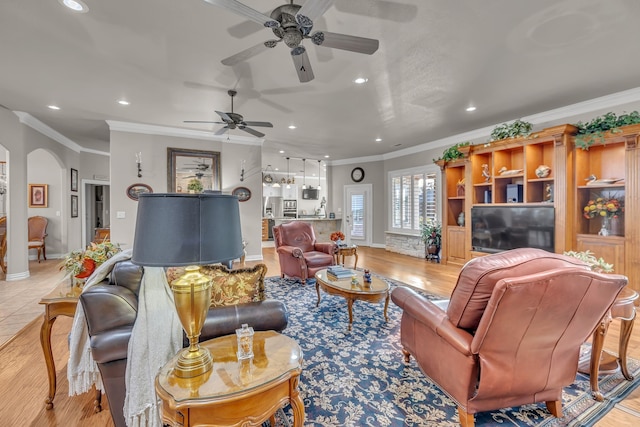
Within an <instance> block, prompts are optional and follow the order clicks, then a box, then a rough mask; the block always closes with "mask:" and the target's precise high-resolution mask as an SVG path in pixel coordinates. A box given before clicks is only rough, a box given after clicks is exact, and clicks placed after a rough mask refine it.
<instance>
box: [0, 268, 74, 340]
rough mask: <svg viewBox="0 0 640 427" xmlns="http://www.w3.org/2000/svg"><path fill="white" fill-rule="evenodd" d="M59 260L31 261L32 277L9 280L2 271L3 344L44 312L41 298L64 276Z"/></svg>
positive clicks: (0, 330)
mask: <svg viewBox="0 0 640 427" xmlns="http://www.w3.org/2000/svg"><path fill="white" fill-rule="evenodd" d="M59 265H60V260H57V259H49V260H46V261H41V262H40V263H38V261H30V262H29V272H30V275H31V276H30V277H29V278H27V279H23V280H16V281H11V282H7V281H6V280H5V279H4V274H3V273H2V272H1V271H0V347H1V346H2V345H3V344H4V343H6V342H7V341H9V340H10V339H11V338H12V337H13V336H14V335H15V334H17V333H18V332H20V330H21V329H22V328H24V327H25V326H26V325H27V324H29V323H30V322H31V321H32V320H33V319H35V318H36V317H38V316H42V314H43V313H44V306H42V305H40V304H39V301H40V299H41V298H42V297H43V296H44V295H46V294H48V293H49V292H51V291H52V290H53V289H54V288H55V287H56V286H57V284H58V283H59V282H60V281H61V280H62V279H63V277H64V273H63V272H61V271H59V270H58V266H59Z"/></svg>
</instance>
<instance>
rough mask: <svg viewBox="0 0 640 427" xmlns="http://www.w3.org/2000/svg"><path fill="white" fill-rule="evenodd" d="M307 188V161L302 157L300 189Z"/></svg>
mask: <svg viewBox="0 0 640 427" xmlns="http://www.w3.org/2000/svg"><path fill="white" fill-rule="evenodd" d="M306 188H307V161H306V159H302V189H303V190H306Z"/></svg>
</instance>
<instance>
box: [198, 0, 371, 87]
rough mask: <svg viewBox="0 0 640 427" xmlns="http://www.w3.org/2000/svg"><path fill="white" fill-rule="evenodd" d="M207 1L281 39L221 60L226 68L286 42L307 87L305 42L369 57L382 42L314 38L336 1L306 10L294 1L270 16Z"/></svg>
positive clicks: (312, 2)
mask: <svg viewBox="0 0 640 427" xmlns="http://www.w3.org/2000/svg"><path fill="white" fill-rule="evenodd" d="M204 1H206V2H207V3H211V4H213V5H216V6H220V7H224V8H225V9H228V10H230V11H232V12H234V13H237V14H239V15H242V16H244V17H245V18H248V19H250V20H252V21H254V22H257V23H259V24H260V25H264V26H265V27H267V28H271V30H272V31H273V33H274V34H275V36H276V37H277V38H278V39H277V40H267V41H266V42H264V43H260V44H257V45H255V46H253V47H250V48H248V49H245V50H243V51H242V52H239V53H237V54H235V55H233V56H230V57H228V58H225V59H223V60H222V63H223V64H224V65H235V64H237V63H239V62H241V61H245V60H247V59H249V58H251V57H253V56H255V55H257V54H259V53H260V52H263V51H264V50H266V49H269V48H273V47H275V46H276V45H277V44H278V43H280V42H282V41H284V44H286V45H287V46H288V47H289V48H291V58H292V59H293V64H294V66H295V67H296V72H297V73H298V78H299V79H300V82H301V83H305V82H309V81H311V80H313V78H314V75H313V70H312V69H311V64H310V63H309V57H308V55H307V51H306V49H305V47H304V46H302V40H304V39H310V40H311V42H312V43H313V44H315V45H318V46H324V47H331V48H334V49H342V50H349V51H351V52H357V53H366V54H368V55H371V54H373V53H374V52H375V51H377V50H378V45H379V42H378V40H375V39H368V38H364V37H357V36H349V35H346V34H337V33H330V32H328V31H316V32H314V33H313V34H311V30H312V29H313V21H315V20H316V19H318V18H320V17H321V16H322V14H324V13H325V12H326V11H327V9H329V7H331V5H332V4H333V0H307V1H306V2H305V4H304V5H303V6H300V5H297V4H293V0H291V3H290V4H284V5H282V6H279V7H277V8H275V9H274V10H273V12H271V16H267V15H264V14H262V13H260V12H258V11H257V10H255V9H252V8H250V7H249V6H247V5H245V4H242V3H240V2H239V1H236V0H204Z"/></svg>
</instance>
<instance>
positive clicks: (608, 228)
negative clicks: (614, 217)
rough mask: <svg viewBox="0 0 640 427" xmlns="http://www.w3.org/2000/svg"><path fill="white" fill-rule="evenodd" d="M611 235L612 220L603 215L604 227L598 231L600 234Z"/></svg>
mask: <svg viewBox="0 0 640 427" xmlns="http://www.w3.org/2000/svg"><path fill="white" fill-rule="evenodd" d="M609 235H611V222H610V221H609V218H608V217H606V216H605V217H602V227H601V228H600V231H598V236H609Z"/></svg>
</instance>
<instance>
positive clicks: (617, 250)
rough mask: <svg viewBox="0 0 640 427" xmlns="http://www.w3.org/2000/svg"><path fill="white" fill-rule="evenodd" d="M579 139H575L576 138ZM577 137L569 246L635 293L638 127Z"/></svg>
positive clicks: (638, 271)
mask: <svg viewBox="0 0 640 427" xmlns="http://www.w3.org/2000/svg"><path fill="white" fill-rule="evenodd" d="M579 136H580V135H579ZM582 139H583V140H582V141H581V142H580V141H578V140H577V138H576V148H575V171H574V172H575V185H574V200H575V212H574V215H575V217H574V218H575V219H574V232H575V234H574V239H575V240H574V248H575V250H576V251H586V250H589V251H591V252H593V253H594V255H595V256H596V257H598V258H600V257H602V258H603V259H604V260H605V261H606V262H608V263H611V264H613V269H614V272H615V273H619V274H624V275H625V276H627V277H628V278H629V285H628V286H629V287H630V288H631V289H633V290H635V291H640V264H639V263H638V262H637V260H638V250H639V249H640V223H639V222H638V221H637V220H636V218H638V215H639V214H640V149H639V147H638V145H639V141H640V124H636V125H628V126H622V127H617V128H614V129H612V130H611V131H608V132H600V133H596V134H593V136H592V137H591V138H589V139H588V141H589V142H588V144H587V145H586V146H585V142H584V138H582Z"/></svg>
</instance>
